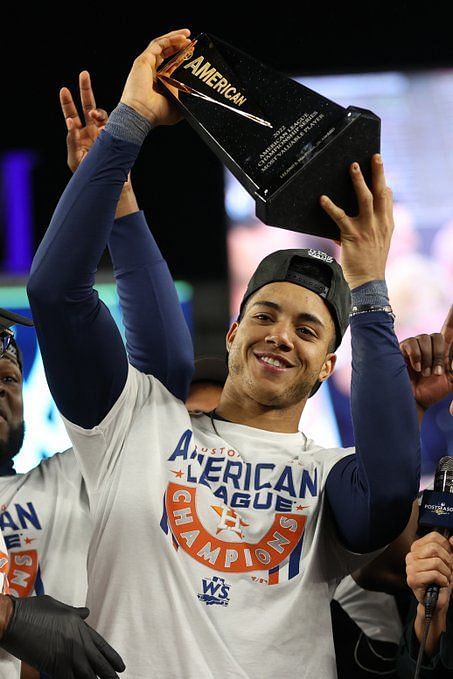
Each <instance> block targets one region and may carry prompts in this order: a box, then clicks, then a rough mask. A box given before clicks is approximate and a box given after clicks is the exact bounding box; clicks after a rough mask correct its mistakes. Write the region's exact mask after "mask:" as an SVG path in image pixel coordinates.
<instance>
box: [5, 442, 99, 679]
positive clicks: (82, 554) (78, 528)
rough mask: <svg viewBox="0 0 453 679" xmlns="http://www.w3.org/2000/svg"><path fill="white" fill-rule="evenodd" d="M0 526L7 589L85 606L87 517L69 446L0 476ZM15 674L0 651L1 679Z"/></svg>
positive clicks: (16, 667)
mask: <svg viewBox="0 0 453 679" xmlns="http://www.w3.org/2000/svg"><path fill="white" fill-rule="evenodd" d="M0 528H1V537H2V539H4V541H5V543H6V548H7V550H8V553H9V568H8V580H9V590H10V593H11V594H13V595H14V596H20V597H23V596H34V595H36V594H50V595H51V596H53V597H54V598H55V599H58V600H59V601H63V602H64V603H67V604H70V605H71V606H84V605H85V600H86V591H87V572H86V560H87V552H88V544H89V541H90V538H91V517H90V511H89V507H88V496H87V493H86V490H85V483H84V481H83V478H82V474H81V473H80V468H79V465H78V462H77V458H76V456H75V455H74V453H73V451H72V450H67V451H66V452H64V453H57V454H56V455H53V457H51V458H49V459H48V460H44V461H43V462H41V463H40V464H39V465H38V466H37V467H35V468H34V469H32V470H31V471H29V472H27V473H26V474H16V475H14V476H2V477H0ZM12 666H14V671H15V672H16V674H14V673H13V670H12ZM16 676H19V661H16V659H15V658H12V657H11V656H10V655H9V654H8V653H6V652H4V651H1V650H0V679H3V677H5V679H14V678H15V677H16Z"/></svg>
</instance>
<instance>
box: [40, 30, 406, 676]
mask: <svg viewBox="0 0 453 679" xmlns="http://www.w3.org/2000/svg"><path fill="white" fill-rule="evenodd" d="M188 36H189V31H187V30H186V29H182V30H178V31H173V32H171V33H168V34H167V35H165V36H162V37H160V38H157V39H155V40H153V41H152V42H151V43H150V45H149V46H148V47H147V48H146V50H145V51H144V52H143V53H142V54H141V55H140V56H139V57H137V59H136V60H135V61H134V64H133V66H132V68H131V71H130V73H129V76H128V79H127V82H126V85H125V87H124V91H123V95H122V97H121V102H120V104H119V105H118V107H117V108H116V109H115V111H114V112H113V113H112V114H111V116H110V119H109V122H108V123H107V125H106V127H105V130H104V132H102V133H101V135H100V136H99V138H98V139H97V141H96V142H95V144H94V146H93V148H92V149H91V150H90V153H89V155H88V157H87V158H86V159H85V160H84V162H83V164H82V165H81V166H80V167H79V168H78V170H77V171H76V173H75V174H74V176H73V178H72V179H71V181H70V183H69V184H68V187H67V188H66V190H65V192H64V193H63V195H62V197H61V199H60V201H59V203H58V205H57V208H56V211H55V213H54V216H53V218H52V221H51V224H50V225H49V228H48V231H47V233H46V235H45V237H44V239H43V241H42V243H41V245H40V247H39V249H38V252H37V254H36V256H35V259H34V263H33V267H32V272H31V277H30V281H29V286H28V292H29V297H30V303H31V307H32V311H33V315H34V320H35V325H36V330H37V334H38V338H39V342H40V346H41V351H42V354H43V358H44V362H45V367H46V375H47V378H48V381H49V386H50V388H51V391H52V393H53V396H54V398H55V401H56V403H57V405H58V407H59V409H60V412H61V413H62V415H63V417H64V419H65V425H66V427H67V430H68V433H69V436H70V437H71V440H72V443H73V446H74V451H75V453H76V455H77V456H78V458H79V462H80V465H81V469H82V473H83V475H84V478H85V482H86V485H87V490H88V494H89V499H90V509H91V512H92V517H93V524H94V529H93V538H92V541H91V546H90V552H89V556H88V581H89V590H88V600H87V605H88V606H89V608H90V610H91V616H90V624H91V625H93V626H94V627H95V628H96V629H97V630H98V631H99V632H100V633H101V634H102V635H103V636H105V638H106V639H107V640H108V641H109V643H111V644H113V645H114V647H115V648H117V649H118V651H119V652H120V653H121V655H122V657H123V658H124V660H125V664H126V667H127V669H126V672H125V674H124V676H125V677H130V678H132V677H133V678H134V679H138V678H139V677H151V676H159V677H167V678H168V679H170V678H171V679H175V678H176V677H181V678H184V679H189V678H192V677H197V679H198V677H200V676H201V677H216V678H217V677H243V678H244V679H245V678H252V677H260V679H262V678H270V677H275V676H282V677H287V676H292V675H293V674H294V673H297V676H299V677H301V678H303V677H307V678H308V677H312V676H322V677H334V676H335V656H334V648H333V642H332V636H331V624H330V610H329V601H330V598H331V596H332V592H333V590H334V589H335V587H336V585H337V583H338V582H339V580H340V578H342V577H343V576H344V575H345V574H346V573H348V572H351V571H352V570H355V569H356V568H358V567H359V566H360V565H361V564H362V563H364V562H366V561H367V560H369V559H371V558H372V556H371V555H370V554H371V553H373V554H374V553H375V552H376V550H379V549H381V548H382V547H383V546H385V545H386V544H387V543H389V542H390V541H391V540H392V539H394V538H395V537H396V536H397V535H398V534H399V533H401V531H402V530H403V529H404V527H405V525H406V523H407V520H408V518H409V515H410V512H411V506H412V501H413V499H414V497H415V496H416V494H417V491H418V484H419V476H418V473H419V451H418V449H419V442H418V427H417V418H416V412H415V405H414V401H413V397H412V393H411V389H410V384H409V379H408V375H407V371H406V366H405V362H404V360H403V358H402V355H401V353H400V350H399V346H398V341H397V339H396V337H395V335H394V332H393V315H392V313H391V308H390V305H389V301H388V298H387V291H386V286H385V281H384V276H385V263H386V258H387V253H388V248H389V245H390V239H391V234H392V231H393V216H392V197H391V192H390V190H389V189H388V188H387V187H386V184H385V177H384V170H383V165H382V161H381V158H380V156H379V155H374V156H373V159H372V164H371V186H372V188H371V189H369V188H368V186H367V183H366V181H365V179H364V176H363V174H362V172H361V169H360V166H359V164H358V163H353V164H352V166H351V169H350V178H351V181H352V186H353V188H354V193H355V196H356V200H357V204H358V209H359V211H358V216H357V217H349V216H348V215H347V214H346V213H345V212H344V210H343V209H342V208H340V207H338V206H337V205H336V204H335V203H334V202H333V201H332V200H331V199H330V198H328V197H327V196H323V197H322V199H321V205H322V207H323V209H324V210H325V212H326V213H327V214H328V215H329V217H330V218H331V219H332V220H333V222H332V223H333V224H334V227H335V229H337V230H338V233H339V234H340V239H341V244H342V268H341V267H340V266H339V265H338V264H337V263H336V262H335V261H334V260H333V259H332V258H331V257H330V256H328V255H326V254H325V253H323V252H321V251H318V250H289V251H288V250H287V251H279V252H277V253H273V254H272V255H269V256H268V257H267V258H265V260H263V262H261V264H260V265H259V267H258V269H257V271H256V272H255V274H254V275H253V276H252V278H251V280H250V282H249V286H248V289H247V292H246V294H245V296H244V299H243V303H242V305H241V313H240V317H239V319H238V321H237V322H235V323H233V324H232V326H231V328H230V330H229V331H228V333H227V336H226V346H227V350H228V354H229V375H228V378H227V381H226V383H225V387H224V390H223V392H222V396H221V400H220V404H219V406H218V407H217V408H216V410H215V411H213V412H210V413H205V414H201V415H194V416H190V415H189V414H188V412H187V410H186V409H185V406H184V404H183V403H182V402H181V401H180V400H178V399H176V398H175V397H174V396H173V395H172V394H170V393H169V391H168V390H167V389H166V388H165V387H164V386H163V385H162V384H161V383H160V382H159V381H158V380H157V379H156V378H155V377H153V376H152V375H144V374H142V373H140V372H138V371H137V370H136V369H135V368H133V367H132V366H129V365H128V363H127V358H126V353H125V350H124V347H123V343H122V339H121V337H120V335H119V333H118V331H117V328H116V326H115V323H114V321H113V319H112V318H111V317H110V315H109V313H108V311H107V309H106V307H105V306H104V305H103V304H102V302H101V301H100V300H99V299H98V296H97V293H96V292H95V291H94V290H93V282H94V274H93V272H94V271H95V270H96V267H97V265H98V263H99V260H100V258H101V255H102V253H103V251H104V248H105V245H106V242H107V240H108V237H109V233H110V229H111V225H112V223H113V216H114V213H115V209H116V204H117V201H118V198H119V195H120V193H121V189H122V186H123V184H124V181H125V180H126V178H127V175H128V172H129V171H130V169H131V168H132V166H133V164H134V162H135V159H136V157H137V155H138V153H139V150H140V147H141V144H142V143H143V141H144V139H145V138H146V136H147V134H148V133H149V132H150V130H151V129H152V127H154V126H156V125H159V124H173V123H175V122H177V121H178V120H179V118H180V112H179V109H178V107H177V106H176V105H175V103H174V102H172V101H170V100H169V99H168V98H167V97H166V96H164V95H163V94H162V93H161V89H160V88H161V86H160V85H159V84H158V82H157V69H158V68H159V67H160V66H161V65H162V63H163V61H164V59H165V58H167V57H172V56H173V55H174V54H177V53H178V52H180V50H182V49H185V48H187V47H189V45H190V41H189V37H188ZM200 64H201V62H200ZM193 69H195V67H193ZM197 69H198V67H197ZM216 70H217V71H218V72H219V73H222V72H221V70H220V69H216ZM175 75H176V74H175V72H173V73H172V74H171V76H175ZM227 75H228V73H227V72H226V70H224V71H223V76H224V79H225V80H226V81H227V82H228V83H232V82H233V80H232V77H227ZM171 76H168V77H169V78H170V79H171V80H173V81H175V78H172V77H171ZM213 76H214V74H213ZM213 76H210V77H213ZM216 78H217V83H218V84H219V88H218V89H219V90H220V89H222V90H223V89H225V92H226V91H227V87H226V83H224V84H223V85H222V88H220V82H221V79H220V76H216ZM168 84H169V85H170V87H173V88H175V89H174V90H172V91H173V93H176V94H179V93H180V90H178V88H179V81H176V83H175V82H168ZM214 84H215V83H214ZM186 87H189V86H186ZM230 87H233V85H231V84H230ZM236 89H237V88H236ZM230 95H231V100H230V102H229V104H228V106H230V105H231V106H239V105H240V104H239V101H240V99H239V98H237V100H236V101H234V102H233V101H232V100H233V98H234V96H235V94H234V93H233V92H230ZM201 98H203V97H201ZM243 104H244V102H243ZM221 108H223V109H225V115H233V116H235V113H234V112H233V111H230V110H229V109H228V108H225V107H221ZM249 113H250V114H251V115H254V116H255V117H261V119H262V120H264V121H265V117H262V116H260V113H261V114H262V115H264V113H263V112H262V111H261V110H257V109H256V107H253V110H252V111H249ZM235 119H236V118H235ZM261 127H263V128H264V127H266V126H265V125H261ZM342 129H343V128H342ZM292 162H294V161H292ZM296 169H297V168H294V170H296ZM321 193H323V190H319V192H318V196H319V194H321ZM317 199H318V198H317ZM150 287H151V289H152V282H150ZM349 317H351V335H352V343H353V369H354V376H353V387H352V390H353V391H352V410H353V419H354V426H355V433H356V443H357V446H356V451H355V452H354V450H353V449H348V450H344V449H331V450H326V449H323V448H321V447H320V446H317V445H316V444H315V443H314V442H313V441H310V440H308V439H307V438H306V437H305V436H304V434H303V433H301V432H299V431H298V424H299V420H300V415H301V413H302V410H303V408H304V406H305V403H306V401H307V399H308V398H309V396H310V394H311V393H313V391H314V390H315V389H317V388H318V386H319V384H320V383H321V382H323V381H325V380H326V379H328V377H329V376H330V374H331V373H332V371H333V369H334V366H335V354H334V351H335V349H336V348H337V347H338V345H339V344H340V342H341V339H342V336H343V334H344V332H345V330H346V327H347V325H348V322H349ZM162 341H165V338H162Z"/></svg>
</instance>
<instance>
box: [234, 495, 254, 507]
mask: <svg viewBox="0 0 453 679" xmlns="http://www.w3.org/2000/svg"><path fill="white" fill-rule="evenodd" d="M230 506H231V507H250V495H249V494H248V493H233V497H232V498H231V505H230Z"/></svg>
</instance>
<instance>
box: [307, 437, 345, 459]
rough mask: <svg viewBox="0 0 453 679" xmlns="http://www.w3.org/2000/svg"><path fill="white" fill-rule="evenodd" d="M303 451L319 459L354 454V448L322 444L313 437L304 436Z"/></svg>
mask: <svg viewBox="0 0 453 679" xmlns="http://www.w3.org/2000/svg"><path fill="white" fill-rule="evenodd" d="M305 453H306V454H307V455H312V456H313V457H316V458H319V459H320V460H321V461H327V460H329V461H331V460H341V459H342V458H344V457H347V456H348V455H355V448H354V447H350V448H340V447H336V446H322V445H320V444H319V443H316V441H313V439H310V438H306V442H305Z"/></svg>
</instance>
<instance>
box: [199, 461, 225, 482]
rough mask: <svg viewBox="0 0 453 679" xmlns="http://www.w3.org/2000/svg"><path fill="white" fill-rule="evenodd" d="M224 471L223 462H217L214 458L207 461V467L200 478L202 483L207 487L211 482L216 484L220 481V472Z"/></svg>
mask: <svg viewBox="0 0 453 679" xmlns="http://www.w3.org/2000/svg"><path fill="white" fill-rule="evenodd" d="M221 471H222V462H221V460H216V459H215V458H213V457H209V458H208V459H207V461H206V466H205V468H204V470H203V473H202V475H201V476H200V483H203V484H204V485H205V486H209V485H210V482H211V483H215V482H216V481H219V479H220V472H221Z"/></svg>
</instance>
